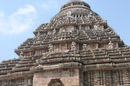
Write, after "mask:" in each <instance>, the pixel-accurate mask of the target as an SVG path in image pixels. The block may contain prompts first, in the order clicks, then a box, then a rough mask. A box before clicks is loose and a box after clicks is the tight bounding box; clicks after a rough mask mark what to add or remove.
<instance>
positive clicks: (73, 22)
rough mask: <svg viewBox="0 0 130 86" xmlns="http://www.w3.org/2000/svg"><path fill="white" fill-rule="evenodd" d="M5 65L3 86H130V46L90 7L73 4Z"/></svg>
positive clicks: (0, 81)
mask: <svg viewBox="0 0 130 86" xmlns="http://www.w3.org/2000/svg"><path fill="white" fill-rule="evenodd" d="M34 35H35V37H34V38H30V39H27V40H26V41H25V42H23V44H21V45H20V46H19V47H18V49H16V50H15V52H16V54H18V55H19V57H20V58H18V59H13V60H7V61H3V62H2V63H0V70H1V71H0V86H58V85H59V86H130V83H129V82H130V47H129V46H126V45H125V44H124V43H123V41H122V40H121V39H120V37H119V36H118V35H117V34H116V33H115V32H114V30H113V29H112V28H111V27H110V26H109V25H108V24H107V22H106V21H105V20H103V19H102V18H101V17H100V16H99V15H98V14H97V13H95V12H94V11H92V10H91V8H90V6H89V5H88V4H87V3H85V2H84V1H81V0H70V1H69V2H67V3H66V4H64V5H63V6H62V7H61V10H60V12H59V13H58V14H57V15H55V16H54V17H53V18H52V19H51V21H50V22H49V23H45V24H41V25H40V26H39V27H38V28H37V29H36V30H35V31H34Z"/></svg>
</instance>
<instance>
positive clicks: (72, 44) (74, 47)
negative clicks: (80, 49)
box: [71, 42, 77, 51]
mask: <svg viewBox="0 0 130 86" xmlns="http://www.w3.org/2000/svg"><path fill="white" fill-rule="evenodd" d="M71 50H72V51H76V50H77V48H76V42H72V43H71Z"/></svg>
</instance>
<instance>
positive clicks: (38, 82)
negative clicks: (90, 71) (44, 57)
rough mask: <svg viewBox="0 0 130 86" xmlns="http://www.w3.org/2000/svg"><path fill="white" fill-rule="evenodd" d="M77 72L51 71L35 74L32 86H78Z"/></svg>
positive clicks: (75, 70)
mask: <svg viewBox="0 0 130 86" xmlns="http://www.w3.org/2000/svg"><path fill="white" fill-rule="evenodd" d="M79 81H80V80H79V70H78V69H66V70H53V71H45V72H41V73H35V74H34V78H33V86H80V85H79Z"/></svg>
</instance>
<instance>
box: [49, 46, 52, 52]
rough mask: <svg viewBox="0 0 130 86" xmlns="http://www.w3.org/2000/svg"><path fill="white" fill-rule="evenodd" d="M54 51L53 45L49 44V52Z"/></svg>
mask: <svg viewBox="0 0 130 86" xmlns="http://www.w3.org/2000/svg"><path fill="white" fill-rule="evenodd" d="M52 51H53V45H52V44H49V52H52Z"/></svg>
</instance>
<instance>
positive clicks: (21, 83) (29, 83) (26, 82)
mask: <svg viewBox="0 0 130 86" xmlns="http://www.w3.org/2000/svg"><path fill="white" fill-rule="evenodd" d="M0 86H33V78H32V77H31V78H27V77H26V76H25V78H19V79H13V80H11V79H10V80H4V81H0Z"/></svg>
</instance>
